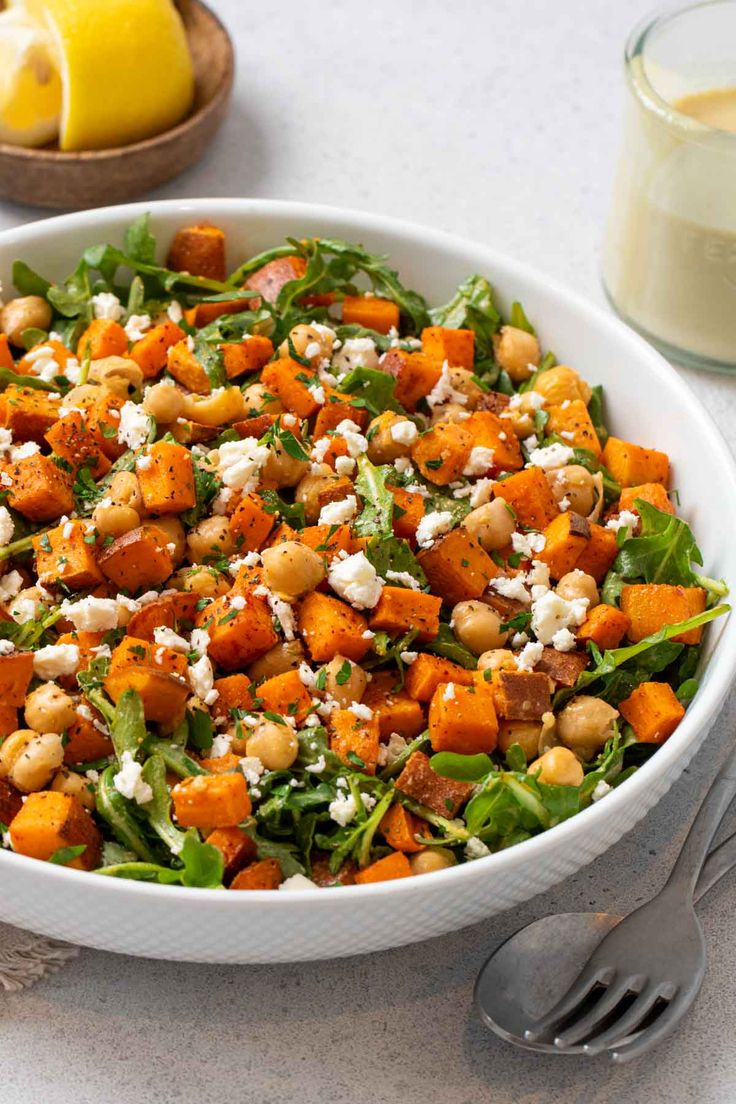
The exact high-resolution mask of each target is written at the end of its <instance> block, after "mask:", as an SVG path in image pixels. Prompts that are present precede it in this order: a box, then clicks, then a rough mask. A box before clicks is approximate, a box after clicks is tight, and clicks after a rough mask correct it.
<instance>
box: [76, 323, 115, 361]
mask: <svg viewBox="0 0 736 1104" xmlns="http://www.w3.org/2000/svg"><path fill="white" fill-rule="evenodd" d="M127 352H128V335H127V334H126V332H125V330H124V329H123V327H122V326H121V325H120V323H119V322H113V320H112V319H111V318H95V319H94V320H93V321H92V322H90V324H89V326H88V327H87V329H86V330H85V331H84V333H83V334H82V336H81V337H80V339H79V342H78V344H77V359H78V360H80V361H81V360H83V359H84V358H85V357H86V356H89V357H91V358H92V360H101V359H102V358H103V357H111V356H125V355H126V353H127Z"/></svg>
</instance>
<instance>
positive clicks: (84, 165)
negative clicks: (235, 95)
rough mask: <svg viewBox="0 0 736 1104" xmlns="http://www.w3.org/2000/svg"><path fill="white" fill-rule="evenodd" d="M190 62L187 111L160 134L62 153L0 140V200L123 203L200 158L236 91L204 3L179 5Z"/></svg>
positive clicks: (182, 0)
mask: <svg viewBox="0 0 736 1104" xmlns="http://www.w3.org/2000/svg"><path fill="white" fill-rule="evenodd" d="M176 6H177V8H178V9H179V12H180V14H181V17H182V19H183V21H184V26H185V28H186V33H187V38H188V40H189V48H190V50H191V52H192V58H193V61H194V76H195V99H194V106H193V108H192V111H191V112H190V114H189V115H188V116H187V117H186V118H185V119H183V120H182V122H181V123H178V124H177V126H175V127H172V128H171V130H166V131H164V132H163V134H157V135H155V136H154V137H153V138H146V139H145V140H144V141H142V142H134V143H133V144H132V145H129V146H114V147H112V148H110V149H103V150H89V151H84V150H83V151H80V152H73V153H67V152H62V151H61V150H60V149H58V147H54V146H44V147H43V148H41V149H23V148H22V147H20V146H10V145H7V144H5V143H2V142H0V196H1V197H2V198H3V199H10V200H13V201H14V202H16V203H26V204H30V205H31V206H33V207H63V208H71V209H74V210H77V209H82V208H86V207H97V206H100V205H103V204H104V205H107V204H110V203H121V202H123V201H125V200H128V199H132V198H133V197H134V196H137V195H140V194H141V193H143V192H147V191H149V190H150V189H151V188H156V187H157V186H158V185H159V184H164V183H165V182H166V181H167V180H171V178H172V177H174V176H177V175H178V174H179V173H180V172H182V171H183V170H184V169H186V168H189V166H190V165H193V164H194V163H195V161H198V160H199V159H200V157H201V156H202V154H203V153H204V150H205V147H206V146H207V144H208V142H210V141H211V139H212V138H213V137H214V135H215V133H216V131H217V129H218V127H219V125H220V123H221V122H222V120H223V118H224V116H225V111H226V110H227V105H228V100H229V98H230V93H231V92H232V87H233V77H234V73H235V51H234V48H233V43H232V40H231V39H230V36H229V35H228V33H227V31H226V30H225V28H224V27H223V25H222V23H221V22H220V20H219V19H218V18H217V16H216V15H215V14H214V12H213V11H211V10H210V9H209V8H208V7H207V5H206V4H203V3H201V0H176Z"/></svg>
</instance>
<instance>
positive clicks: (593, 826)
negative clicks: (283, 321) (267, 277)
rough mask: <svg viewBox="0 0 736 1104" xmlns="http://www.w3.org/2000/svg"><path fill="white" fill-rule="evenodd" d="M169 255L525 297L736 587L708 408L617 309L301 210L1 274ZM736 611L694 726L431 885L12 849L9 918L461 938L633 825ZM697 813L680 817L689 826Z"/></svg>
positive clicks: (110, 217) (26, 252) (417, 232)
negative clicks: (139, 253) (213, 886)
mask: <svg viewBox="0 0 736 1104" xmlns="http://www.w3.org/2000/svg"><path fill="white" fill-rule="evenodd" d="M148 210H150V211H151V214H152V224H153V229H154V231H155V233H156V234H157V236H158V239H159V242H160V244H161V246H162V247H165V246H166V245H167V242H168V240H169V238H170V237H171V235H172V234H173V232H174V231H175V230H176V229H177V228H178V227H179V226H182V225H184V224H186V223H187V222H192V221H198V220H211V221H213V222H215V223H217V224H218V225H220V226H222V227H223V228H224V229H225V231H226V233H227V238H228V242H229V248H230V261H231V263H232V264H233V265H234V264H235V263H237V262H239V261H240V260H242V259H243V258H244V257H246V256H251V255H252V254H254V253H257V252H259V251H260V250H262V249H266V248H267V247H269V246H272V245H274V244H277V243H279V242H281V241H282V240H283V239H284V238H285V237H286V236H287V235H289V236H294V237H302V236H305V235H321V236H323V237H324V236H328V237H329V236H339V237H342V238H347V239H352V240H355V241H359V242H362V243H363V244H364V245H365V246H366V247H368V248H369V249H371V250H372V251H375V252H379V253H388V254H390V256H391V261H392V263H393V266H394V267H396V268H397V269H398V270H399V272H400V274H401V276H402V278H403V279H404V281H405V283H407V284H409V285H411V286H415V287H417V288H418V289H419V290H421V291H422V292H424V294H425V295H426V296H427V297H428V299H429V300H430V302H432V303H439V302H443V301H444V300H445V299H447V298H448V297H449V295H450V294H451V292H452V291H453V290H454V288H455V286H456V285H457V284H458V283H459V281H460V280H462V279H463V278H464V277H465V276H467V275H469V274H471V273H475V272H478V273H482V274H484V275H486V276H488V277H489V278H490V280H491V281H492V283H493V284H494V286H495V287H496V289H497V295H498V301H499V303H500V304H501V305H502V306H503V307H504V308H506V309H508V307H509V305H510V303H511V301H512V300H514V299H518V300H521V302H522V303H523V304H524V307H525V309H526V311H527V312H528V314H529V317H530V318H531V319H532V320H533V321H534V323H535V326H536V327H537V329H538V332H539V334H540V335H541V338H542V342H543V344H544V346H545V347H546V348H547V349H552V350H554V352H555V353H556V354H557V356H558V358H559V359H560V360H561V361H563V362H565V363H569V364H572V365H574V366H575V367H576V368H577V369H579V371H580V372H581V373H582V374H583V376H584V377H585V378H586V379H587V380H589V381H591V382H597V383H602V384H603V385H604V387H605V389H606V408H607V420H608V423H609V425H610V426H611V427H612V428H613V429H614V430H615V431H616V432H618V433H619V434H620V435H621V436H623V437H624V438H627V439H630V440H633V441H637V442H640V443H641V444H644V445H653V446H656V447H657V448H659V449H663V450H664V451H665V452H667V453H669V455H670V457H671V458H672V461H673V470H674V484H673V485H674V486H675V487H677V488H678V490H679V491H680V494H681V501H682V505H683V511H684V514H685V516H686V517H687V518H688V519H689V520H690V522H691V523H692V525H693V528H694V530H695V534H696V536H697V538H698V540H699V542H700V546H701V548H702V551H703V557H704V561H705V567H706V570H707V572H708V574H711V575H714V576H724V577H725V578H726V579H729V580H731V582H733V581H734V580H736V545H735V544H734V541H733V540H732V539H731V536H732V534H733V533H734V532H736V471H735V470H734V462H733V460H732V458H731V454H730V453H729V451H728V449H727V447H726V445H725V443H724V441H723V440H722V438H721V436H720V434H719V433H718V430H717V429H716V428H715V426H714V425H713V423H712V422H711V420H710V418H709V417H708V416H707V414H706V413H705V411H704V410H703V408H702V407H701V406H700V403H699V402H698V401H697V399H696V398H695V397H694V395H693V394H692V392H691V391H690V390H689V389H688V387H687V386H686V385H685V384H684V383H683V382H682V380H681V379H680V378H679V376H677V374H676V373H675V372H674V371H673V369H672V368H671V367H670V366H669V365H668V364H667V363H666V362H665V361H664V360H663V359H662V357H661V356H660V355H659V354H658V353H656V352H655V351H654V349H652V348H651V347H650V346H649V345H647V344H646V342H644V341H643V340H642V339H641V338H640V337H638V336H637V335H636V334H634V333H633V332H632V331H631V330H629V329H627V328H626V327H625V326H624V325H623V324H622V323H620V322H618V321H617V320H616V319H615V318H613V317H611V316H610V315H607V314H604V313H603V312H601V311H600V310H598V309H596V308H595V307H592V306H590V305H589V304H587V303H585V302H584V301H583V300H581V299H579V298H577V297H576V296H574V295H572V294H571V293H569V292H568V291H566V290H565V289H564V288H561V287H559V286H558V285H556V284H555V283H554V282H553V281H551V280H549V279H547V277H545V276H543V275H542V274H540V273H537V272H535V271H534V270H533V269H530V268H527V267H526V266H525V265H522V264H519V263H518V262H517V261H514V260H510V259H509V258H507V257H503V256H500V255H499V254H497V253H495V252H494V251H493V250H492V249H488V248H487V247H485V246H482V245H476V244H474V243H472V242H466V241H461V240H458V239H457V238H453V237H450V236H448V235H446V234H441V233H438V232H437V231H436V230H431V229H426V228H424V227H419V226H413V225H410V224H408V223H404V222H398V221H396V220H392V219H388V218H382V217H380V216H376V215H364V214H360V213H358V212H353V211H340V210H334V209H331V208H329V207H317V206H312V205H306V204H300V203H282V202H273V201H270V200H238V199H210V200H197V201H194V202H190V201H182V202H178V201H167V202H161V203H147V204H130V205H126V206H121V207H111V208H107V209H102V210H95V211H88V212H85V213H80V214H74V215H65V216H62V217H60V218H53V219H49V220H47V221H43V222H37V223H33V224H31V225H29V226H24V227H21V228H19V229H16V230H10V231H6V232H5V233H3V234H0V280H2V282H3V285H4V287H5V288H10V287H11V284H12V281H11V276H10V270H11V263H12V261H13V260H14V259H16V258H21V259H23V260H25V261H26V262H28V263H29V264H30V265H31V266H32V267H34V268H37V269H38V270H39V271H41V272H42V273H43V274H44V275H46V276H50V277H54V278H60V277H63V276H65V275H66V274H67V273H68V272H69V271H71V269H72V267H73V266H74V264H75V263H76V260H77V258H78V256H79V255H80V254H81V252H82V250H83V249H84V248H85V247H87V246H89V245H92V244H95V243H97V242H100V241H113V242H119V241H120V240H121V239H122V233H123V230H124V228H125V227H126V226H127V224H128V223H129V222H130V221H131V220H132V219H134V218H135V217H136V216H138V215H140V214H141V213H142V212H144V211H148ZM735 641H736V618H733V617H729V618H723V619H721V620H719V621H717V622H716V623H715V624H714V625H713V626H711V627H710V628H709V629H708V633H707V650H708V652H710V653H712V654H711V658H710V662H709V663H708V664H707V667H706V669H705V674H704V678H703V683H702V686H701V688H700V690H699V692H698V694H697V696H696V698H695V700H694V701H693V703H692V705H691V706H690V708H689V709H688V711H687V714H686V716H685V719H684V720H683V722H682V723H681V725H680V726H679V728H678V729H677V731H676V732H675V734H674V735H673V736H672V737H671V738H670V739H669V740H668V741H667V743H666V744H664V746H663V747H662V748H661V749H660V750H658V751H657V753H656V754H655V755H654V756H653V757H652V758H651V759H650V760H649V761H648V762H647V763H646V764H645V765H644V766H643V767H642V768H641V769H640V770H639V771H637V772H636V774H635V775H634V776H633V777H632V778H630V779H629V780H628V781H626V782H625V783H624V784H623V785H622V786H621V787H620V788H618V789H616V790H615V791H614V792H613V793H611V794H609V795H608V796H606V797H605V798H604V799H603V800H602V801H599V802H597V803H596V804H595V805H592V806H591V807H590V808H588V809H586V810H585V811H584V812H582V813H580V814H579V815H578V816H576V817H573V818H572V819H571V820H568V821H566V822H565V823H563V824H560V825H559V826H558V827H556V828H553V829H551V830H550V831H548V832H544V833H543V834H542V835H539V836H536V837H535V838H534V839H530V840H527V841H526V842H524V843H521V844H519V845H518V846H516V847H512V848H510V849H509V850H507V851H503V852H500V853H499V854H496V855H492V856H489V857H488V858H485V859H480V860H476V861H475V862H472V863H467V864H465V865H462V866H458V867H456V868H454V869H451V870H446V871H442V872H440V873H437V874H432V875H427V876H424V877H419V878H407V879H404V880H400V881H395V882H384V883H381V884H378V885H370V886H349V887H345V888H342V889H337V890H334V891H331V892H324V891H323V892H317V891H314V890H311V891H310V890H306V891H295V892H290V893H273V892H263V891H260V892H250V893H227V892H222V891H217V890H203V889H182V888H178V887H171V886H158V885H149V884H144V883H140V882H131V881H122V880H121V881H118V880H116V879H114V878H100V877H95V876H94V875H93V874H86V873H81V872H78V871H75V870H67V869H64V868H63V867H60V866H54V865H52V864H48V863H41V862H37V861H34V860H33V859H27V858H22V857H21V856H18V855H12V854H10V853H8V852H1V851H0V919H2V920H6V921H8V922H9V923H12V924H17V925H19V926H20V927H23V928H28V929H31V930H32V931H36V932H39V933H43V934H45V935H51V936H57V937H59V938H61V939H67V940H70V941H72V942H75V943H82V944H86V945H88V946H92V947H100V948H103V949H105V950H110V951H121V952H125V953H127V954H135V955H145V956H149V957H155V958H168V959H178V960H190V961H199V962H288V961H297V960H306V959H318V958H331V957H337V956H340V955H349V954H357V953H360V952H365V951H377V950H381V949H383V948H386V947H395V946H399V945H401V944H404V943H411V942H414V941H417V940H420V939H426V938H428V937H429V936H434V935H439V934H441V933H442V932H447V931H452V930H454V929H457V928H460V927H463V926H464V925H466V924H471V923H473V922H475V921H477V920H480V919H481V918H482V917H484V916H490V915H492V914H493V913H497V912H501V911H503V910H504V909H507V908H510V907H512V906H513V905H516V904H519V903H520V902H522V901H525V900H527V899H528V898H529V897H532V896H533V895H534V894H536V893H540V892H542V891H544V890H546V889H549V888H550V887H551V886H553V885H554V884H555V883H556V882H559V881H560V880H561V879H562V878H565V877H566V876H567V875H569V874H572V873H573V872H574V871H576V870H579V869H580V868H581V867H582V866H585V865H586V864H587V863H589V862H590V861H591V860H592V859H594V858H596V856H598V855H600V854H601V853H602V852H603V851H605V849H606V848H607V847H610V846H611V844H613V843H615V842H616V841H617V840H618V839H620V838H621V836H622V835H623V834H624V833H625V832H627V831H628V830H629V829H630V828H631V827H632V826H633V825H634V824H636V822H637V821H638V820H640V819H641V818H642V817H643V816H644V815H645V813H646V812H647V811H648V810H649V809H651V808H652V806H653V805H654V804H655V803H656V802H657V801H658V800H659V799H660V798H661V797H662V795H663V794H664V793H666V791H667V790H668V789H669V787H670V786H671V785H672V783H673V782H674V780H675V779H676V778H677V777H678V775H679V774H680V772H681V771H682V770H683V769H684V767H685V766H686V765H687V763H688V762H689V760H690V759H691V757H692V756H693V755H694V754H695V752H696V751H697V750H698V748H699V747H700V745H701V744H702V742H703V740H704V738H705V736H706V733H707V731H708V729H709V727H710V725H711V724H712V722H713V720H714V718H715V716H716V714H717V712H718V709H719V706H720V705H721V702H722V700H723V698H724V696H725V694H726V691H727V690H728V688H729V685H730V683H731V680H732V678H733V674H734V668H735V667H736V645H735ZM686 815H687V810H685V809H683V816H686Z"/></svg>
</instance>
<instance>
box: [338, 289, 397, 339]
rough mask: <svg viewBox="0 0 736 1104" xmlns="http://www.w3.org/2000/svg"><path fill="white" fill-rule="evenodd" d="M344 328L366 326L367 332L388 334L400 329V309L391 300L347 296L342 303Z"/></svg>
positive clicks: (364, 296) (373, 296) (371, 296)
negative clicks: (390, 331) (373, 331)
mask: <svg viewBox="0 0 736 1104" xmlns="http://www.w3.org/2000/svg"><path fill="white" fill-rule="evenodd" d="M342 321H343V325H344V326H350V325H355V326H365V328H366V329H367V330H375V331H376V332H377V333H382V334H387V333H388V332H389V330H393V329H398V328H399V308H398V307H397V306H396V303H392V302H391V300H390V299H379V297H378V296H377V295H346V296H345V298H344V299H343V301H342Z"/></svg>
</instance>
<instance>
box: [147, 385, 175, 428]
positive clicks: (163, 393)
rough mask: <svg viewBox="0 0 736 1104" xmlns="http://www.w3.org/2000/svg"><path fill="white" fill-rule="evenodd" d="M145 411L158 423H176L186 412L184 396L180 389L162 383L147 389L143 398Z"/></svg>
mask: <svg viewBox="0 0 736 1104" xmlns="http://www.w3.org/2000/svg"><path fill="white" fill-rule="evenodd" d="M143 409H144V410H145V412H146V414H152V415H153V417H154V418H155V419H156V421H157V422H164V423H167V422H175V421H176V419H177V418H180V417H181V415H182V411H183V410H184V396H183V395H182V393H181V391H180V390H179V389H178V387H175V386H174V385H173V384H171V383H167V382H165V381H162V382H161V383H154V385H153V387H147V388H146V392H145V394H144V396H143Z"/></svg>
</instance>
